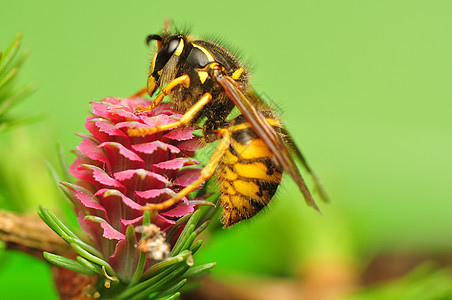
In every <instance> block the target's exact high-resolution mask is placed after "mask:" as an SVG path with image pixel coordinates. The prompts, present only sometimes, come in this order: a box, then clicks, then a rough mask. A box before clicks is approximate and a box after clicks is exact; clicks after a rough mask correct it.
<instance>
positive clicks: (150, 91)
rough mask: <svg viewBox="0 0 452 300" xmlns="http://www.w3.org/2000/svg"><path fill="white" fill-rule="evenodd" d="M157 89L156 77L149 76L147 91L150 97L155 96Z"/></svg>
mask: <svg viewBox="0 0 452 300" xmlns="http://www.w3.org/2000/svg"><path fill="white" fill-rule="evenodd" d="M156 89H157V84H156V83H155V78H154V76H152V75H151V76H149V77H148V86H147V91H148V94H149V95H152V94H154V92H155V90H156Z"/></svg>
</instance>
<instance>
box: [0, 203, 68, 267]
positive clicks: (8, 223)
mask: <svg viewBox="0 0 452 300" xmlns="http://www.w3.org/2000/svg"><path fill="white" fill-rule="evenodd" d="M0 240H1V241H3V242H5V243H6V247H7V249H14V250H19V251H22V252H25V253H27V254H30V255H33V256H35V257H38V258H40V259H44V258H43V256H42V252H43V251H48V252H52V253H55V254H64V253H68V252H69V251H71V248H70V247H69V245H68V244H67V243H66V242H65V241H64V240H63V239H62V238H60V237H59V236H58V235H57V234H56V233H54V232H53V231H52V229H50V228H49V227H48V226H47V225H46V224H45V223H44V222H43V221H42V220H41V219H40V218H39V217H38V216H37V215H32V214H18V213H13V212H10V211H5V210H0Z"/></svg>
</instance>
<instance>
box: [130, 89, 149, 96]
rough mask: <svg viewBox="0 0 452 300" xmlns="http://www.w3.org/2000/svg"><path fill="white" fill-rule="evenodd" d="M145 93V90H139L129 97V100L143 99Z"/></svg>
mask: <svg viewBox="0 0 452 300" xmlns="http://www.w3.org/2000/svg"><path fill="white" fill-rule="evenodd" d="M146 91H147V89H146V88H142V89H141V90H139V91H138V92H136V93H135V94H133V95H132V96H129V98H137V97H143V96H144V95H145V94H146Z"/></svg>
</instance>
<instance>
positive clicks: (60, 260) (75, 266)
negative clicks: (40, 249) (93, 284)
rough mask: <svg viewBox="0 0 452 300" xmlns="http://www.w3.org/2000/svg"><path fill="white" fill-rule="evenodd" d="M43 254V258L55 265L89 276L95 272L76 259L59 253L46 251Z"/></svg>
mask: <svg viewBox="0 0 452 300" xmlns="http://www.w3.org/2000/svg"><path fill="white" fill-rule="evenodd" d="M43 255H44V258H45V259H46V260H47V261H48V262H50V263H52V264H54V265H55V266H58V267H62V268H65V269H68V270H72V271H74V272H77V273H80V274H85V275H89V276H92V275H94V274H96V273H95V272H93V270H91V269H90V268H87V267H85V266H84V265H82V264H81V263H79V262H78V261H75V260H72V259H69V258H66V257H63V256H60V255H56V254H52V253H48V252H44V253H43Z"/></svg>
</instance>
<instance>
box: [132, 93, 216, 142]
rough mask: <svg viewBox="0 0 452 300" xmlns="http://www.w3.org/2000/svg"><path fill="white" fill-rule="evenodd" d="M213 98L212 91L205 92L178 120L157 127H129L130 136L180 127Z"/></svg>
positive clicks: (188, 121)
mask: <svg viewBox="0 0 452 300" xmlns="http://www.w3.org/2000/svg"><path fill="white" fill-rule="evenodd" d="M210 100H212V95H211V94H210V93H205V94H204V95H203V96H202V97H201V99H199V100H198V102H196V103H195V104H194V105H193V106H192V107H190V109H189V110H187V112H185V114H184V115H183V116H182V118H180V119H179V120H178V121H176V122H173V123H169V124H165V125H160V126H155V127H143V128H129V131H128V133H129V136H143V135H148V134H153V133H156V132H160V131H165V130H168V129H171V128H174V127H179V126H182V125H186V124H188V123H190V122H191V121H192V120H193V118H194V117H195V116H196V115H197V114H198V113H199V112H200V111H201V109H202V108H203V107H204V106H205V105H206V104H207V103H209V102H210Z"/></svg>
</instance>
